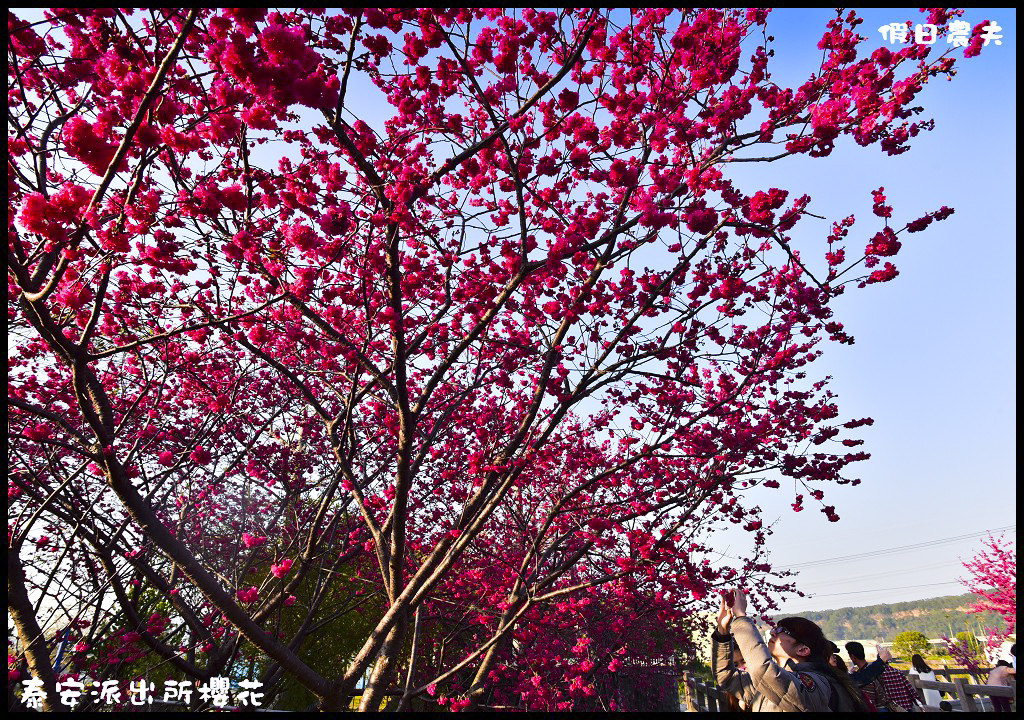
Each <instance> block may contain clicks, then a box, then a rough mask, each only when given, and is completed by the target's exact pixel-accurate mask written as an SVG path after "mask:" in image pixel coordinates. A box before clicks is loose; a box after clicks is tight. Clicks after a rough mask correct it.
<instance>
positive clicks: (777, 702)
mask: <svg viewBox="0 0 1024 720" xmlns="http://www.w3.org/2000/svg"><path fill="white" fill-rule="evenodd" d="M731 592H732V594H733V597H732V605H731V607H730V606H729V605H728V604H727V602H726V599H725V597H724V596H723V598H722V605H721V609H720V610H719V613H718V626H717V628H716V629H715V632H714V634H712V636H711V638H712V641H713V643H712V647H713V650H712V662H713V663H714V670H715V677H716V680H717V682H718V685H719V687H721V688H722V689H724V690H725V691H726V692H727V693H729V694H730V695H732V696H734V697H736V698H737V699H738V700H740V701H741V702H742V703H744V704H745V705H746V707H747V708H749V709H750V710H751V711H753V712H779V711H782V712H828V711H853V710H863V709H864V706H863V701H862V700H861V699H860V697H859V694H858V693H857V692H856V690H855V689H854V688H853V686H852V685H850V684H849V682H848V681H847V682H844V680H845V678H840V677H839V676H838V673H835V672H834V670H832V669H830V668H829V666H828V664H827V656H828V650H829V647H830V645H829V641H828V640H827V639H826V638H825V635H824V634H823V633H822V631H821V628H819V627H818V626H817V625H815V624H814V623H813V622H811V621H810V620H807V619H806V618H800V617H792V618H785V619H783V620H780V621H779V622H778V624H777V625H776V626H775V627H774V628H773V629H772V632H771V635H770V637H769V640H768V643H767V644H765V642H764V640H762V639H761V635H760V633H759V632H758V631H757V627H756V626H755V625H754V623H753V621H752V620H751V619H750V618H748V617H747V616H746V609H747V599H746V596H745V595H744V594H743V592H742V591H741V590H739V589H736V590H733V591H731ZM734 644H735V646H738V647H739V649H740V652H742V653H743V659H744V661H745V662H746V670H745V671H741V670H739V669H738V668H737V667H736V666H735V665H734V664H733V663H732V662H731V659H732V648H733V645H734Z"/></svg>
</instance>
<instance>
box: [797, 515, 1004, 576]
mask: <svg viewBox="0 0 1024 720" xmlns="http://www.w3.org/2000/svg"><path fill="white" fill-rule="evenodd" d="M1016 527H1017V526H1016V524H1014V525H1007V526H1005V527H998V528H992V529H991V530H981V531H979V532H973V533H968V534H966V535H957V536H955V537H949V538H941V539H939V540H929V541H927V542H922V543H914V544H912V545H900V546H898V547H892V548H882V549H880V550H871V551H868V552H862V553H856V554H853V555H841V556H839V557H833V558H823V559H821V560H808V561H807V562H800V563H793V564H792V565H789V566H787V567H789V568H791V569H792V568H802V567H813V566H817V565H828V564H831V563H840V562H851V561H853V560H864V559H867V558H877V557H880V556H884V555H892V554H895V553H900V552H906V551H907V550H920V549H921V548H930V547H933V546H935V545H944V544H947V543H951V542H958V541H960V540H967V539H970V538H973V537H977V536H979V535H985V534H988V533H993V532H1002V531H1005V530H1012V529H1014V528H1016Z"/></svg>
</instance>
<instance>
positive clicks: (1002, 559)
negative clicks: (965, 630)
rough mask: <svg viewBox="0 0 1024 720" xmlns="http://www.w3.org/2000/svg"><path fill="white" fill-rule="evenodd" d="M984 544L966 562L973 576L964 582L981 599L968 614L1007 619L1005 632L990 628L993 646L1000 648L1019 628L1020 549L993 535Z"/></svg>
mask: <svg viewBox="0 0 1024 720" xmlns="http://www.w3.org/2000/svg"><path fill="white" fill-rule="evenodd" d="M982 545H983V549H982V550H981V551H980V552H979V553H978V554H977V555H975V556H974V557H972V558H971V559H970V560H968V561H966V562H965V563H964V567H965V568H967V571H968V572H969V573H970V577H969V578H967V579H966V580H961V582H963V583H964V585H966V586H967V589H968V590H970V591H971V592H972V593H974V594H975V595H977V596H979V597H980V598H981V599H980V600H979V601H978V602H976V603H974V604H973V605H971V606H970V607H969V608H968V610H967V611H968V612H972V613H982V612H992V613H997V614H998V615H1000V616H1001V617H1002V618H1003V622H1004V623H1005V626H1004V627H1003V629H1002V630H1001V631H997V630H994V629H991V628H989V629H987V630H988V634H989V638H990V640H989V647H996V646H998V645H999V644H1000V643H1002V641H1003V639H1004V638H1006V637H1008V636H1009V635H1013V633H1014V630H1015V628H1016V626H1017V550H1016V547H1015V546H1014V543H1013V542H1012V541H1011V540H1008V539H1007V538H1006V537H1005V536H1004V535H1000V536H999V537H998V538H995V537H993V536H992V535H989V536H988V537H987V538H986V539H985V540H983V541H982Z"/></svg>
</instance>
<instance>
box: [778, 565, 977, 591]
mask: <svg viewBox="0 0 1024 720" xmlns="http://www.w3.org/2000/svg"><path fill="white" fill-rule="evenodd" d="M954 567H960V568H962V567H963V566H962V565H961V564H960V562H959V561H958V560H956V559H949V560H944V561H942V562H940V563H935V564H932V565H914V566H913V567H910V568H900V569H898V570H885V571H882V572H875V573H869V574H867V575H854V576H850V577H842V578H839V579H837V580H808V581H807V584H808V585H816V586H823V585H839V584H847V585H848V584H849V583H851V582H853V581H855V580H868V579H872V578H880V577H890V576H892V575H908V574H910V573H916V572H919V571H925V570H935V569H936V568H954ZM797 582H798V583H799V582H800V581H799V580H798V581H797ZM801 587H802V588H803V587H805V586H803V585H801Z"/></svg>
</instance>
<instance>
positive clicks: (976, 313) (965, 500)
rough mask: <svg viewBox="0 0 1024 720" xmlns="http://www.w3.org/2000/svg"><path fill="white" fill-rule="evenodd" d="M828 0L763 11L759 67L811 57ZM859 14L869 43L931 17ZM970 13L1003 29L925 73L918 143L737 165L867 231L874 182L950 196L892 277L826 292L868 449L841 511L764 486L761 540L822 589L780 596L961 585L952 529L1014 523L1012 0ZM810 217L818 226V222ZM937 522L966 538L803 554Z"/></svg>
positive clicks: (862, 596) (901, 214) (831, 364)
mask: <svg viewBox="0 0 1024 720" xmlns="http://www.w3.org/2000/svg"><path fill="white" fill-rule="evenodd" d="M833 12H834V11H829V10H808V9H787V10H779V11H775V12H773V13H772V14H771V16H770V17H769V21H768V22H769V34H773V35H774V36H775V38H776V42H775V45H774V47H775V48H776V57H775V58H773V63H772V64H771V65H770V66H769V71H771V72H773V74H774V79H775V80H776V81H777V82H779V83H780V84H783V83H789V84H797V83H799V82H801V81H802V80H803V79H805V78H806V76H807V74H808V73H810V72H813V71H814V70H815V69H816V68H817V66H818V62H819V59H820V54H821V53H820V51H819V50H817V49H816V47H815V45H816V41H817V39H818V38H820V36H821V28H823V27H824V24H825V22H827V20H828V19H829V17H830V16H831V15H832V13H833ZM858 14H860V15H861V16H862V17H865V19H866V22H865V23H864V24H863V25H862V26H860V28H859V30H860V32H861V34H863V35H866V36H868V37H869V40H870V43H871V44H872V46H874V45H875V44H876V43H877V45H879V46H880V45H882V44H884V40H883V39H882V36H881V35H880V34H879V33H878V32H877V30H876V29H877V28H878V27H880V26H881V25H884V24H887V23H889V22H896V21H900V22H902V21H905V20H908V19H913V21H914V22H920V21H921V20H922V19H923V16H922V15H921V14H920V13H919V12H918V11H916V10H907V9H898V10H892V9H890V10H886V9H875V10H869V11H859V12H858ZM964 19H966V20H967V21H969V22H970V23H971V24H972V25H974V24H976V23H978V22H981V21H982V20H995V21H996V22H998V23H999V25H1001V26H1002V28H1003V31H1002V34H1003V36H1004V37H1003V40H1002V45H998V46H997V45H994V44H992V45H989V46H988V47H986V48H984V49H983V51H982V54H981V56H980V57H976V58H973V59H971V60H963V58H962V55H960V59H959V61H958V62H959V64H960V70H959V72H958V75H957V77H955V78H953V80H952V82H947V81H945V80H940V81H938V82H934V83H932V84H930V85H929V86H928V87H927V88H926V89H925V91H924V92H923V93H922V94H921V95H920V96H919V98H918V99H919V101H920V103H919V104H921V105H923V106H924V107H925V113H924V115H923V116H922V117H930V118H934V119H935V122H936V127H935V130H934V131H932V132H930V133H924V134H922V135H919V136H918V137H917V138H916V139H915V140H914V142H913V144H912V149H911V150H910V152H908V153H905V154H903V155H900V156H897V157H888V156H886V155H884V154H882V153H881V152H880V151H878V150H877V149H876V148H860V147H858V146H856V145H855V144H853V143H852V142H849V143H844V144H842V145H841V146H837V150H836V152H835V153H833V154H832V156H831V157H829V158H828V159H827V160H824V161H822V160H810V159H805V158H800V159H795V158H794V159H793V162H783V163H774V164H772V165H771V166H766V167H764V168H758V169H753V170H749V171H747V174H746V177H749V178H750V182H752V183H753V182H758V183H761V184H762V185H765V186H777V187H782V188H788V189H790V190H791V193H792V194H797V195H798V194H800V193H801V192H807V193H809V194H810V195H811V196H812V198H813V199H814V201H813V203H812V206H811V211H812V212H816V213H817V214H821V215H825V216H826V217H829V218H830V219H837V218H841V217H844V216H845V215H847V214H850V213H851V212H853V213H855V214H856V215H857V217H858V225H855V226H854V230H855V231H856V230H857V229H858V228H859V229H860V231H861V233H866V232H867V230H868V227H869V225H870V221H869V218H872V217H873V216H872V215H871V210H870V191H871V190H872V189H875V188H877V187H879V186H884V187H885V189H886V195H887V196H888V199H889V203H890V204H891V205H894V207H895V215H894V220H896V221H899V222H898V225H897V226H902V223H903V221H906V220H911V219H914V218H916V217H918V216H920V215H922V214H924V212H926V211H930V210H934V209H937V208H938V207H939V206H941V205H949V206H950V207H954V208H955V209H956V213H955V214H954V215H953V216H952V217H950V218H949V219H947V220H945V221H944V222H941V223H935V224H933V225H932V226H931V227H929V228H928V229H927V230H926V231H925V232H923V233H918V234H915V235H909V236H906V237H905V238H901V239H902V240H903V249H902V250H901V252H900V254H899V255H898V256H897V258H896V265H897V267H898V268H899V270H900V277H898V278H897V279H896V280H894V281H893V282H891V283H887V284H884V285H881V286H871V287H869V288H866V289H865V290H863V291H859V292H853V291H851V292H849V293H847V295H846V296H844V297H843V298H840V300H841V301H842V302H840V303H839V304H838V305H837V306H836V316H837V319H839V320H840V321H842V322H844V324H845V325H846V328H847V330H848V331H850V332H851V333H852V334H853V335H854V336H855V337H856V344H855V345H853V346H846V345H837V344H834V343H833V344H829V345H828V346H826V347H825V355H824V356H823V357H822V358H821V359H820V360H819V361H818V363H816V366H817V369H816V372H817V373H826V374H829V375H832V376H833V378H834V379H833V381H832V384H831V387H832V389H833V390H834V391H835V392H837V394H838V402H839V407H840V409H841V411H842V416H843V417H846V418H848V417H862V416H871V417H873V418H874V419H875V424H874V426H873V427H868V428H861V430H860V432H861V433H862V435H861V437H863V438H864V439H865V440H866V443H865V447H864V448H863V449H865V450H867V451H868V452H870V453H871V454H872V458H871V459H870V460H868V461H867V462H863V463H859V464H858V465H857V466H854V467H856V469H855V470H853V469H852V468H851V470H850V474H851V475H854V476H856V477H860V478H862V479H863V483H862V484H861V485H860V486H859V487H855V488H851V487H842V488H833V489H830V490H826V500H827V501H828V503H829V504H834V505H836V507H837V510H838V512H839V514H840V516H841V517H842V520H841V521H840V522H838V523H829V522H828V521H827V520H826V518H825V517H824V515H822V514H821V513H820V512H817V511H816V510H815V509H813V508H812V507H811V506H808V507H807V510H805V511H804V512H802V513H800V514H799V515H796V514H794V513H793V512H792V511H791V510H790V508H789V503H790V502H792V490H789V491H788V492H785V493H781V494H780V493H779V491H775V492H771V491H764V493H763V497H764V501H763V502H762V503H761V504H762V507H764V508H765V510H766V520H769V521H770V520H774V519H776V518H779V521H778V523H777V524H776V525H775V534H774V536H773V538H772V539H771V540H770V546H771V547H772V548H773V553H772V558H773V560H774V563H775V565H776V566H777V567H795V569H800V570H801V575H800V579H799V585H800V587H801V589H803V590H804V591H809V592H813V593H815V594H816V595H817V596H816V597H814V598H813V599H800V598H795V599H793V600H792V601H791V602H787V603H784V604H783V610H784V611H785V612H799V611H801V610H811V609H825V608H834V607H843V606H850V605H853V606H857V605H869V604H875V603H880V602H899V601H904V600H913V599H916V598H925V597H934V596H937V595H946V594H956V593H960V592H962V591H963V588H962V586H960V585H958V584H956V582H955V580H956V578H957V577H958V576H963V575H964V572H963V568H962V566H961V564H960V563H961V560H962V559H966V558H968V557H970V556H971V555H973V554H974V553H975V552H976V551H977V550H979V549H980V547H981V546H980V539H979V538H977V537H966V538H964V537H962V536H965V535H968V534H970V533H975V532H978V531H983V530H987V529H991V528H997V527H1007V526H1013V525H1014V524H1015V523H1016V478H1015V469H1016V468H1015V464H1014V460H1013V458H1014V457H1015V447H1014V446H1015V438H1016V432H1015V430H1016V428H1015V425H1016V352H1015V347H1016V310H1015V302H1016V273H1015V266H1016V238H1015V219H1016V217H1015V216H1016V207H1015V201H1016V181H1015V175H1016V173H1015V169H1016V163H1015V156H1016V149H1015V146H1016V135H1015V124H1016V110H1015V108H1016V70H1015V57H1016V13H1015V12H1014V11H1013V10H1010V9H1005V8H1003V9H995V10H978V9H970V10H967V11H966V13H965V15H964ZM940 42H941V41H940ZM748 167H749V166H748ZM818 222H820V223H821V225H822V227H823V228H825V229H824V232H822V233H821V235H822V236H823V235H824V234H826V233H827V227H828V226H827V225H825V224H824V222H822V221H818ZM801 225H803V223H802V224H801ZM798 227H799V226H798ZM812 229H813V228H811V227H810V226H809V225H808V226H806V227H804V232H808V231H810V230H812ZM872 232H873V231H872ZM815 235H817V233H815ZM857 240H858V242H859V243H860V244H861V245H863V244H864V243H863V241H862V240H861V238H860V236H858V238H857ZM864 240H866V235H865V237H864ZM855 244H856V243H854V242H853V241H852V240H851V242H850V245H851V246H853V245H855ZM784 487H785V486H784ZM759 499H760V496H759ZM766 524H767V523H766ZM1007 536H1008V537H1015V528H1014V529H1012V530H1010V531H1009V532H1008V533H1007ZM946 538H960V539H959V540H955V541H951V542H942V543H932V544H930V545H925V546H924V547H920V548H916V549H913V550H906V551H898V552H891V553H887V554H886V555H875V556H873V557H870V558H867V559H863V560H857V561H848V560H847V561H832V562H826V563H822V564H817V565H811V566H806V567H803V568H800V567H799V566H798V564H799V563H805V562H809V561H817V560H826V559H829V558H839V557H843V556H848V555H852V554H855V553H867V552H873V551H881V550H885V549H888V548H899V547H903V546H907V545H912V544H924V543H929V542H930V541H939V540H944V539H946ZM729 540H730V541H734V542H735V544H734V545H732V546H731V548H730V546H729V544H728V542H726V543H724V544H723V546H722V549H723V551H724V552H728V553H729V554H733V552H734V551H735V550H738V549H740V548H741V547H744V542H745V540H744V539H742V538H741V537H740V536H739V535H738V534H736V533H732V534H730V535H729ZM727 548H730V549H727ZM908 629H912V628H908Z"/></svg>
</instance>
